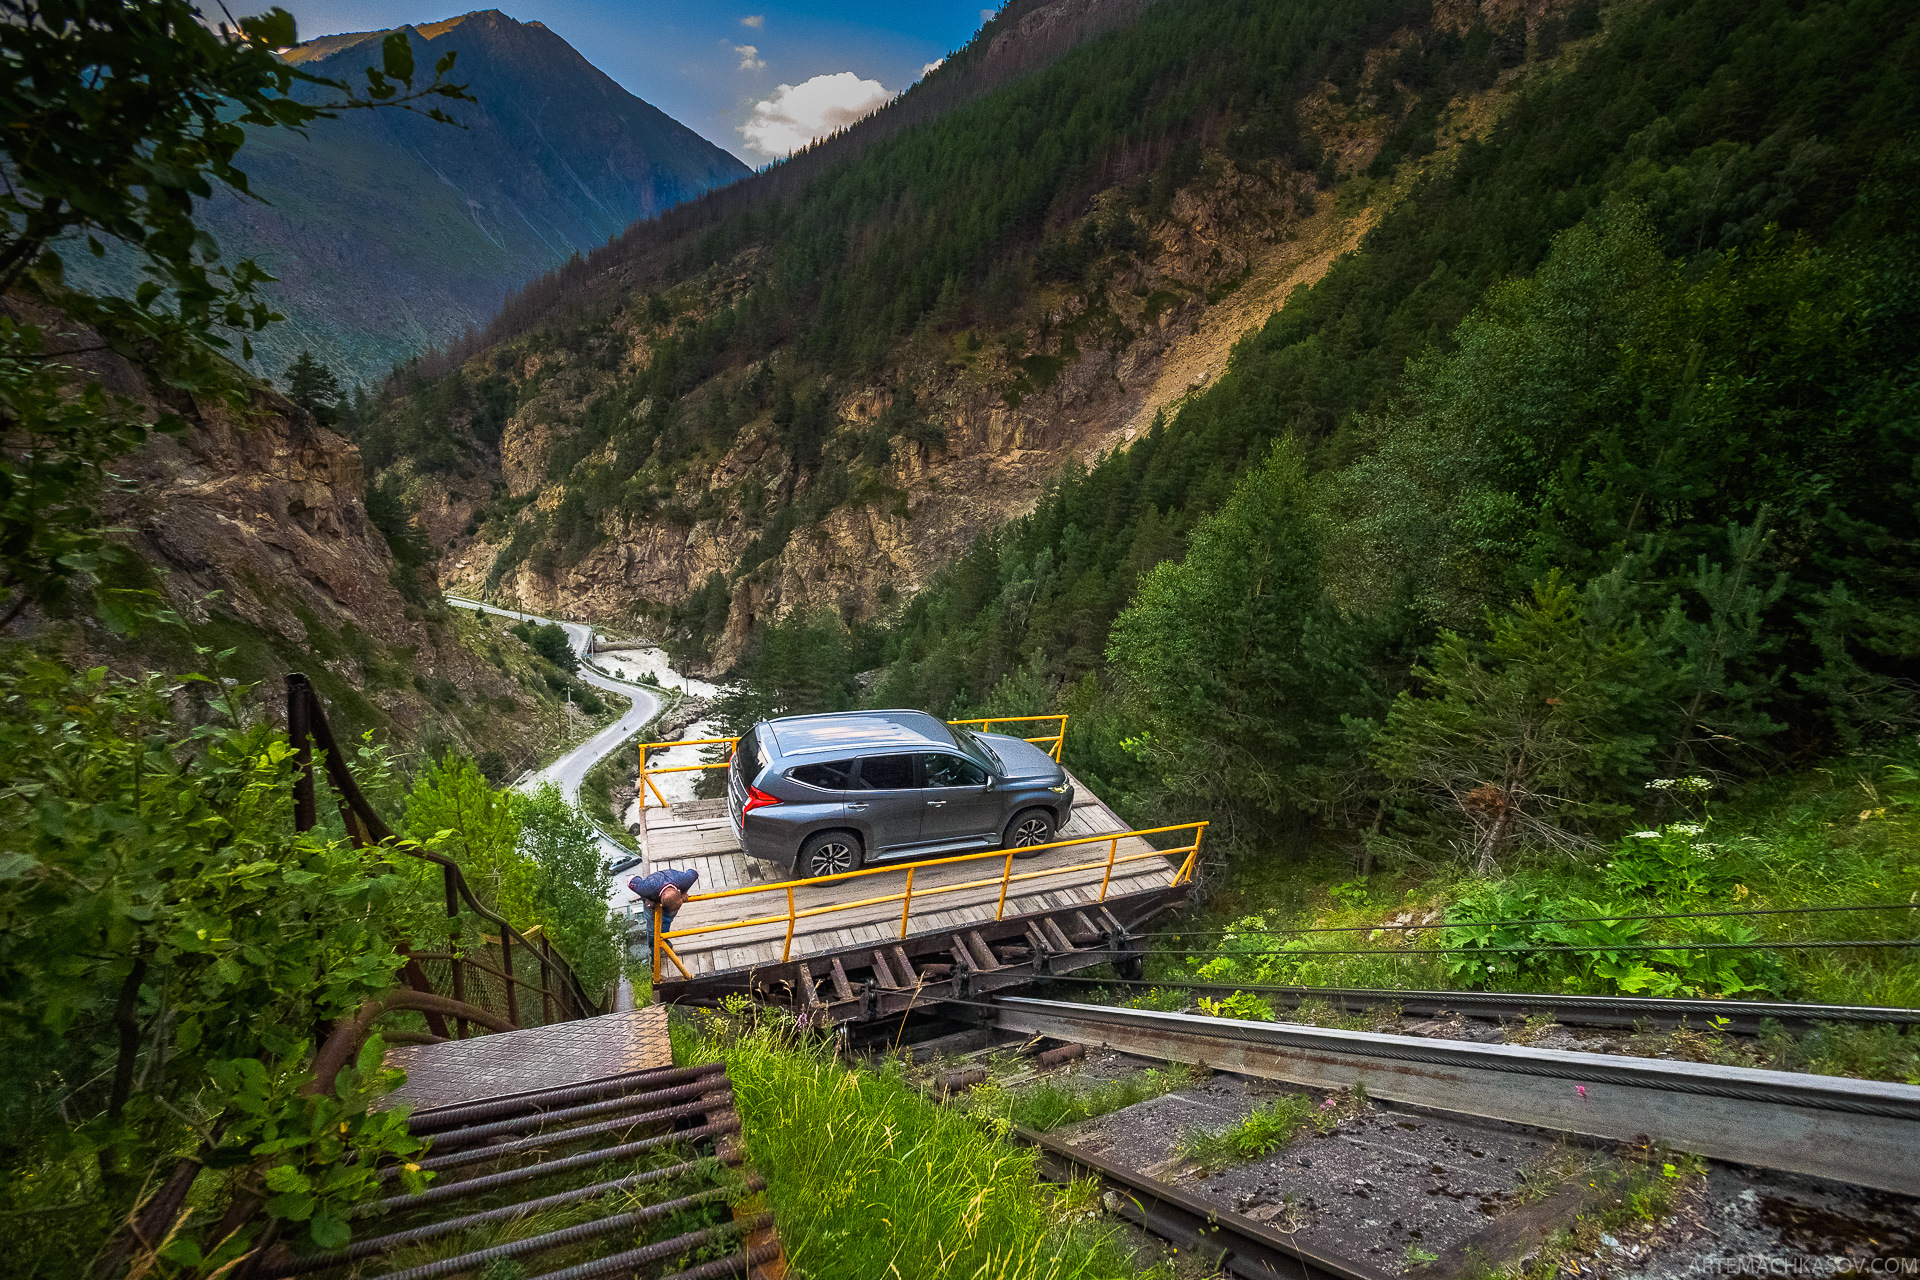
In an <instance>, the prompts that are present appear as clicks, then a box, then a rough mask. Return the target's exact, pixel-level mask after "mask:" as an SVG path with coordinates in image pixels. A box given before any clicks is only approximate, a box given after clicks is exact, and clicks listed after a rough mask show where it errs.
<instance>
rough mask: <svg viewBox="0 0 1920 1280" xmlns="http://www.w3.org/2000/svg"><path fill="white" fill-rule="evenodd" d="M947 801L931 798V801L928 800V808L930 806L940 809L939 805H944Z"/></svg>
mask: <svg viewBox="0 0 1920 1280" xmlns="http://www.w3.org/2000/svg"><path fill="white" fill-rule="evenodd" d="M945 803H946V801H945V800H929V801H927V808H929V809H938V808H939V807H940V806H941V805H943V804H945Z"/></svg>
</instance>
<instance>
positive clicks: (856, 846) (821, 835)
mask: <svg viewBox="0 0 1920 1280" xmlns="http://www.w3.org/2000/svg"><path fill="white" fill-rule="evenodd" d="M860 855H861V849H860V837H859V836H856V835H854V834H852V833H851V832H847V831H819V832H815V833H814V834H813V835H810V836H808V837H807V839H806V843H805V844H802V845H801V846H800V856H799V857H798V858H796V859H795V860H794V861H795V863H796V865H797V866H798V868H799V871H800V875H801V876H802V878H804V879H808V880H812V879H814V878H815V877H818V876H837V875H839V874H841V873H842V872H846V871H858V870H859V869H860V861H861V857H860Z"/></svg>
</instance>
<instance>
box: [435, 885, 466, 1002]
mask: <svg viewBox="0 0 1920 1280" xmlns="http://www.w3.org/2000/svg"><path fill="white" fill-rule="evenodd" d="M453 875H454V871H453V868H452V867H442V868H440V876H441V878H442V879H443V880H444V881H445V882H446V886H447V954H449V955H451V956H452V957H453V959H451V960H449V961H447V967H448V968H449V969H451V970H453V998H454V999H455V1000H458V1001H459V1002H460V1003H461V1004H465V1003H466V1002H467V963H466V961H464V960H462V959H460V935H459V933H458V932H457V931H456V930H455V928H454V923H455V922H456V921H457V920H459V918H460V895H459V891H458V890H457V889H455V887H454V883H453ZM453 1030H454V1034H455V1036H456V1037H458V1038H459V1039H461V1040H465V1039H466V1038H467V1035H468V1033H469V1031H470V1028H469V1027H468V1026H467V1020H466V1019H465V1018H456V1019H454V1027H453Z"/></svg>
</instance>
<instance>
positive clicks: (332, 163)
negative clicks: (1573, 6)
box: [204, 9, 749, 383]
mask: <svg viewBox="0 0 1920 1280" xmlns="http://www.w3.org/2000/svg"><path fill="white" fill-rule="evenodd" d="M400 30H402V31H404V32H405V33H406V34H407V36H408V38H409V39H410V40H411V41H412V43H413V45H414V57H415V63H416V65H417V66H419V67H420V68H422V72H423V74H424V73H425V72H426V69H427V68H430V67H432V66H433V64H434V62H435V61H436V60H437V59H439V58H440V57H441V56H442V55H444V54H445V53H447V52H448V51H450V50H453V51H457V52H458V53H459V55H460V56H459V61H458V63H457V64H456V66H455V70H454V74H453V75H452V76H451V77H450V78H451V79H453V80H455V81H457V82H459V83H464V84H465V85H467V86H468V89H467V91H468V92H469V93H470V94H472V96H473V97H474V98H476V99H477V100H478V101H477V102H473V103H452V104H443V105H445V106H446V109H447V111H448V114H450V115H452V116H453V117H454V118H455V119H456V120H458V121H459V123H460V125H461V126H462V127H460V128H452V127H449V126H447V125H443V124H437V123H434V122H432V121H430V120H427V119H425V118H424V117H423V116H421V115H418V114H416V113H412V112H406V111H397V110H379V111H348V112H343V113H341V114H340V115H339V116H338V117H337V118H335V119H332V120H325V121H321V122H319V123H317V124H315V125H314V126H312V127H311V128H310V129H309V131H308V132H307V135H306V136H305V137H302V136H299V135H298V134H294V133H292V132H290V131H288V130H278V129H276V130H264V131H258V132H256V133H255V134H254V135H253V136H252V137H250V138H249V140H248V142H247V144H246V146H245V148H244V149H243V150H242V151H241V154H240V160H239V164H240V167H241V168H242V169H243V170H245V171H246V172H247V174H248V175H249V177H250V179H251V184H252V187H253V190H254V191H255V192H256V193H258V194H259V195H261V196H262V197H264V199H265V203H261V202H259V201H252V200H247V199H244V198H241V197H239V196H236V195H233V194H232V193H230V192H226V191H225V189H224V188H223V189H222V192H221V193H220V194H219V195H217V196H216V197H215V198H214V199H213V200H212V201H210V202H209V205H208V207H207V210H206V216H205V219H204V221H205V225H206V226H207V227H208V228H209V229H210V230H211V231H212V232H213V234H214V236H215V238H216V239H217V240H218V241H219V243H220V246H221V249H222V251H223V256H224V257H225V258H227V259H229V260H232V259H235V258H240V257H249V256H250V257H253V258H256V259H257V260H258V261H259V262H260V264H261V265H262V266H263V267H265V268H266V269H267V270H268V271H269V272H271V273H272V274H274V275H275V276H277V277H278V278H279V283H278V284H277V285H274V286H270V297H271V299H272V302H273V305H274V306H275V307H276V308H277V309H278V310H279V311H281V312H282V313H283V314H285V315H286V317H287V321H286V323H284V324H280V325H276V326H274V327H273V328H272V329H271V330H270V331H269V333H268V334H267V336H266V337H265V339H264V341H260V342H257V343H256V346H258V347H259V348H260V350H261V353H262V354H261V357H260V359H259V360H258V361H257V367H258V368H259V369H261V370H262V371H263V372H265V373H267V374H268V375H269V376H273V377H279V376H281V375H283V374H284V372H285V370H286V367H287V365H288V364H289V363H291V361H292V359H293V357H294V356H295V355H296V354H297V353H298V352H299V351H300V350H301V349H302V348H310V349H311V350H312V351H313V352H314V353H315V355H316V356H318V357H319V358H320V359H321V360H322V361H323V362H325V363H328V364H330V365H332V366H333V367H334V368H335V369H336V371H338V372H339V373H341V374H342V375H343V377H344V380H345V381H347V382H349V383H354V382H368V381H372V380H375V379H377V378H379V377H380V376H382V375H384V374H386V373H387V372H388V371H389V370H390V369H391V368H392V366H393V365H394V364H395V363H397V362H399V361H402V360H404V359H406V358H407V357H409V356H411V355H413V354H415V353H417V352H419V351H421V350H423V349H425V348H426V347H428V346H430V345H435V344H441V345H444V344H446V343H448V342H450V341H452V340H454V339H456V338H457V337H459V335H460V334H461V333H463V332H464V331H465V330H466V329H468V328H469V327H471V326H478V325H483V324H485V323H486V322H487V320H488V319H490V318H491V317H492V316H493V314H494V313H495V312H496V311H497V310H498V309H499V306H500V303H501V300H502V299H503V298H504V297H505V296H506V295H507V293H508V292H509V291H510V290H512V289H514V288H516V287H517V286H519V285H522V284H524V283H525V282H526V281H528V280H530V279H532V278H534V277H535V276H538V275H540V274H541V273H542V272H545V271H547V270H550V269H551V268H553V267H555V266H557V265H559V264H561V263H563V262H565V261H566V260H567V259H568V258H569V257H571V256H572V255H574V254H581V253H586V252H588V251H590V250H592V249H594V248H595V247H597V246H599V245H602V244H604V243H605V242H606V241H607V240H608V239H609V238H610V237H612V236H615V235H617V234H618V233H620V232H621V231H623V230H625V229H626V227H627V226H628V225H629V224H631V223H632V222H634V221H635V220H636V219H640V218H647V217H652V216H654V215H657V214H659V213H661V212H662V211H664V210H666V209H668V208H670V207H672V206H673V205H675V204H677V203H679V202H680V201H683V200H686V199H688V198H689V197H692V196H697V195H699V194H700V193H701V192H703V191H707V190H709V189H711V188H713V187H716V186H720V185H723V184H725V183H729V182H733V181H735V180H736V179H738V178H741V177H744V176H746V174H747V173H748V172H749V171H748V168H747V166H746V165H744V164H742V163H741V162H740V161H739V160H737V159H735V158H734V157H733V156H731V155H729V154H728V153H727V152H725V151H723V150H721V149H720V148H719V147H716V146H714V145H713V144H712V143H710V142H707V141H706V140H705V139H703V138H701V137H700V136H699V135H697V134H695V133H694V132H693V131H692V130H690V129H688V128H686V127H685V126H684V125H681V124H679V123H678V122H677V121H675V120H673V119H672V118H670V117H668V116H667V115H665V114H664V113H662V112H661V111H659V110H658V109H656V108H654V107H652V106H649V105H648V104H647V103H645V102H643V101H641V100H640V99H639V98H636V97H635V96H633V95H632V94H631V93H628V92H627V91H626V90H625V89H623V88H621V87H620V86H619V85H618V84H615V83H614V82H613V80H611V79H610V78H608V77H607V76H606V75H605V74H604V73H602V72H601V71H599V70H597V69H596V68H595V67H594V66H593V65H592V64H591V63H589V62H588V61H587V60H586V59H585V58H583V57H581V56H580V54H579V53H578V52H577V51H576V50H575V49H574V48H573V47H572V46H571V45H569V44H568V43H567V42H566V41H565V40H563V39H561V38H560V37H559V36H557V35H555V34H554V33H553V32H552V31H550V30H548V29H547V28H546V27H544V26H542V25H541V24H540V23H537V22H532V23H521V22H516V21H514V20H513V19H512V18H509V17H507V16H506V15H505V14H503V13H500V12H499V11H498V10H491V9H490V10H485V11H483V12H477V13H470V14H467V15H465V16H464V17H459V18H453V19H450V20H448V21H445V22H437V23H433V24H431V25H427V26H421V27H412V26H408V27H402V28H400ZM387 34H389V33H387V32H383V31H375V32H363V33H358V34H352V35H335V36H326V37H323V38H321V39H318V40H313V41H310V42H308V43H305V44H302V45H299V46H296V47H295V48H293V49H291V50H289V51H287V53H286V55H285V56H286V58H287V60H288V61H289V62H291V63H293V64H294V65H296V66H298V67H299V68H300V69H301V70H303V71H308V72H311V73H313V74H315V75H320V76H326V77H329V78H331V79H336V80H343V81H346V82H348V83H358V84H363V83H364V76H363V72H362V69H363V68H364V67H367V66H369V65H372V66H378V65H379V64H380V52H379V49H380V42H381V40H382V39H383V38H384V37H385V36H386V35H387ZM302 93H303V94H305V95H306V96H309V97H311V98H314V99H316V100H325V99H326V98H327V97H329V96H330V95H329V94H328V92H327V91H326V90H324V89H322V90H314V89H312V88H311V87H309V88H307V89H304V90H302Z"/></svg>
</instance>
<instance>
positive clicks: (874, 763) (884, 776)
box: [860, 755, 913, 791]
mask: <svg viewBox="0 0 1920 1280" xmlns="http://www.w3.org/2000/svg"><path fill="white" fill-rule="evenodd" d="M860 785H861V786H862V787H864V788H866V789H867V790H868V791H905V790H907V789H908V788H910V787H912V786H913V757H912V756H905V755H902V756H867V757H866V758H865V759H863V760H861V761H860Z"/></svg>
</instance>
